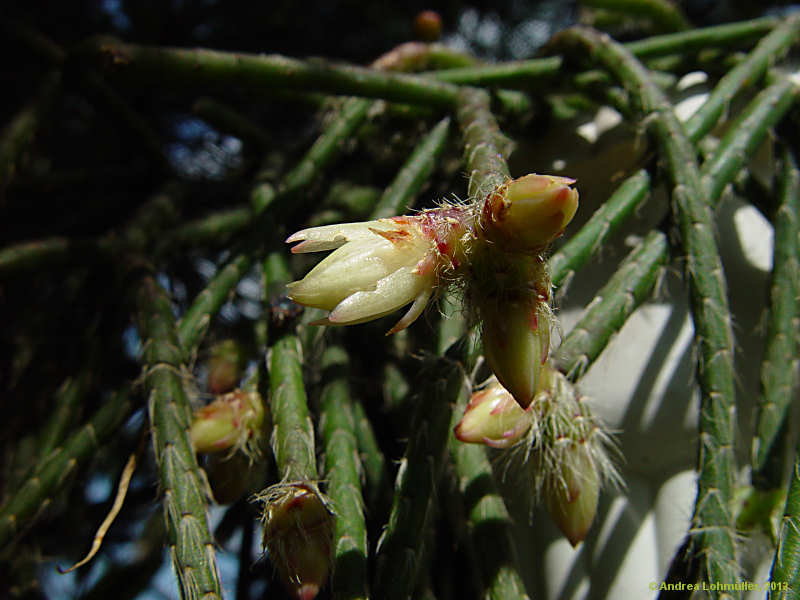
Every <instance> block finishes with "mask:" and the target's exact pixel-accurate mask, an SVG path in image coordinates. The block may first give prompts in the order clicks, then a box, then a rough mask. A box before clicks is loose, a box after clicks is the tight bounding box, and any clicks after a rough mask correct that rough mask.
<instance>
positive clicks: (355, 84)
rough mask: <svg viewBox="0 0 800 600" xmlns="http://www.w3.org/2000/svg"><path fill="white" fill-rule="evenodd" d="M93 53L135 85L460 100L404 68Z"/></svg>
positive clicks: (107, 48) (185, 53)
mask: <svg viewBox="0 0 800 600" xmlns="http://www.w3.org/2000/svg"><path fill="white" fill-rule="evenodd" d="M89 52H90V53H91V54H92V55H93V56H92V60H93V62H95V64H97V65H98V66H100V65H104V66H105V71H106V72H107V73H109V75H113V76H114V77H119V78H124V79H126V80H127V81H128V82H130V83H132V84H142V83H145V82H146V83H147V84H148V85H160V86H167V87H171V88H176V87H177V88H186V87H195V88H202V89H224V88H231V87H233V88H244V89H247V90H249V91H252V92H264V93H265V94H269V93H271V92H272V91H274V90H275V89H276V88H277V89H286V90H297V91H316V92H326V93H330V94H342V95H348V96H352V95H358V96H363V97H370V98H383V99H386V100H394V101H397V102H407V103H411V104H425V105H430V106H438V107H442V108H447V107H451V106H453V105H454V104H455V101H456V94H457V92H458V88H457V87H455V86H453V85H449V84H447V83H442V82H437V81H432V80H430V79H428V78H425V77H415V76H412V75H405V74H399V73H382V72H380V71H376V70H373V69H365V68H362V67H353V66H345V65H337V64H334V63H330V62H325V61H321V60H317V61H302V60H297V59H293V58H287V57H284V56H278V55H255V54H244V53H234V52H221V51H217V50H207V49H195V50H187V49H182V48H158V47H148V46H138V45H135V44H124V43H122V42H119V41H116V40H113V39H102V40H97V41H96V42H95V43H94V44H93V45H92V47H91V48H90V49H89Z"/></svg>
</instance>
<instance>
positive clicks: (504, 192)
mask: <svg viewBox="0 0 800 600" xmlns="http://www.w3.org/2000/svg"><path fill="white" fill-rule="evenodd" d="M573 183H575V180H574V179H569V178H568V177H556V176H555V175H536V174H534V173H532V174H530V175H525V176H524V177H520V178H519V179H512V180H511V181H509V182H507V183H505V184H503V185H501V186H499V187H498V188H497V189H495V190H494V191H493V192H492V193H490V194H489V195H488V196H487V197H486V200H485V201H484V204H483V208H482V210H481V215H480V225H481V230H482V231H483V235H484V236H485V237H486V238H487V239H488V240H490V241H492V242H494V243H496V244H498V245H499V246H500V247H501V248H504V249H507V250H511V251H515V252H536V251H538V250H540V249H541V248H543V247H544V246H546V245H547V244H549V243H550V242H552V241H553V240H554V239H556V238H557V237H558V236H559V235H561V233H562V232H563V231H564V228H565V227H566V226H567V225H568V224H569V222H570V221H571V220H572V217H574V216H575V212H576V211H577V210H578V191H577V190H576V189H574V188H571V187H570V185H572V184H573Z"/></svg>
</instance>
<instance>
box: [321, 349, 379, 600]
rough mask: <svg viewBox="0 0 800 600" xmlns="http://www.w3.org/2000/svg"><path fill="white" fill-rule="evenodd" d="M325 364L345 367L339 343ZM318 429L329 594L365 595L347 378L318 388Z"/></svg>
mask: <svg viewBox="0 0 800 600" xmlns="http://www.w3.org/2000/svg"><path fill="white" fill-rule="evenodd" d="M323 363H324V366H325V367H327V368H335V369H344V368H346V366H347V353H346V352H345V351H344V350H343V349H342V348H341V347H340V346H331V347H329V348H328V349H327V350H326V351H325V356H324V357H323ZM320 403H321V409H322V410H321V414H320V426H319V427H320V430H321V431H322V442H323V445H324V447H325V476H326V479H327V481H328V487H327V489H328V495H329V496H330V498H331V501H332V502H333V505H334V508H335V510H336V525H335V527H334V532H333V547H334V570H333V583H332V588H333V595H334V598H337V599H341V600H356V599H365V598H367V597H368V594H367V528H366V523H365V521H364V508H363V507H364V498H363V496H362V493H361V460H360V459H359V456H358V443H357V440H356V432H355V419H354V417H353V410H352V406H353V400H352V398H351V392H350V387H349V386H348V384H347V380H346V378H345V377H342V376H339V377H336V378H335V379H333V380H332V381H330V382H329V383H328V384H327V385H326V386H325V388H324V389H323V390H322V397H321V400H320Z"/></svg>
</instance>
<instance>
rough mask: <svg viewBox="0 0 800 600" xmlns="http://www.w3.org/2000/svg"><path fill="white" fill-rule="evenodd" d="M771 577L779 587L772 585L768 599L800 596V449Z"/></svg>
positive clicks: (787, 599)
mask: <svg viewBox="0 0 800 600" xmlns="http://www.w3.org/2000/svg"><path fill="white" fill-rule="evenodd" d="M769 579H770V581H771V582H773V584H775V586H774V587H775V589H773V588H772V587H770V590H769V593H768V594H767V599H768V600H773V599H774V600H797V599H798V598H800V450H798V454H797V457H796V458H795V464H794V470H793V471H792V481H791V483H790V484H789V494H788V496H787V497H786V509H785V510H784V514H783V521H782V522H781V529H780V533H779V534H778V548H777V550H776V551H775V560H774V561H773V563H772V572H771V573H770V578H769Z"/></svg>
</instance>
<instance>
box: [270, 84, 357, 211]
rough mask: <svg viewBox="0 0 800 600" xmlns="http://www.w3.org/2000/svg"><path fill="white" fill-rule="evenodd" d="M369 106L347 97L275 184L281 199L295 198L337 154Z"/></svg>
mask: <svg viewBox="0 0 800 600" xmlns="http://www.w3.org/2000/svg"><path fill="white" fill-rule="evenodd" d="M370 106H372V102H371V101H369V100H364V99H363V98H347V99H346V100H345V101H344V105H343V106H342V108H341V110H340V111H339V112H338V113H337V115H336V118H335V119H333V120H332V121H331V122H330V123H329V124H328V125H327V127H326V128H325V130H324V131H323V132H322V134H320V136H319V137H318V138H317V140H316V141H315V142H314V145H313V146H311V148H310V149H309V150H308V152H306V154H305V155H304V156H303V158H302V159H301V160H300V162H299V163H297V165H295V167H294V168H293V169H292V170H291V171H289V172H288V173H287V174H286V176H285V177H284V178H283V181H281V184H280V186H279V187H278V194H279V195H280V200H288V199H291V198H294V195H295V194H297V192H299V191H300V190H301V189H303V188H304V187H306V186H308V185H309V184H310V183H311V182H312V180H313V179H314V177H316V176H317V175H318V174H319V173H320V171H322V170H323V169H324V168H325V167H326V166H327V165H328V164H330V162H331V161H332V160H333V159H334V158H335V157H336V156H338V155H339V153H340V152H341V149H342V146H343V142H344V140H347V139H349V138H350V137H351V136H352V135H353V133H354V132H355V130H356V129H358V127H359V126H360V125H361V124H362V123H363V122H364V121H365V120H366V118H367V113H368V111H369V107H370ZM295 210H296V209H295Z"/></svg>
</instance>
